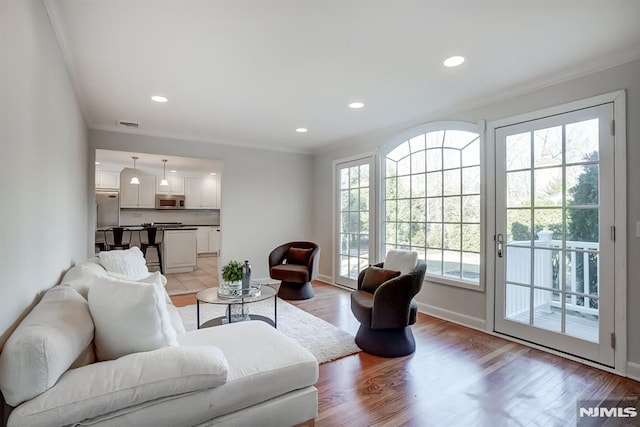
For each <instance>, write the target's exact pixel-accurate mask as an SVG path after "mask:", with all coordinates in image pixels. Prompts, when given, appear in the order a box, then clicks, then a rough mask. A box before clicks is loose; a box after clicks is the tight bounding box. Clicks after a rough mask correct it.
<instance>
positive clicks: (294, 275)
mask: <svg viewBox="0 0 640 427" xmlns="http://www.w3.org/2000/svg"><path fill="white" fill-rule="evenodd" d="M270 273H271V278H273V279H276V280H283V281H285V282H297V283H305V282H308V281H309V280H310V279H311V278H310V277H309V268H307V266H306V265H297V264H278V265H274V266H273V267H271V270H270Z"/></svg>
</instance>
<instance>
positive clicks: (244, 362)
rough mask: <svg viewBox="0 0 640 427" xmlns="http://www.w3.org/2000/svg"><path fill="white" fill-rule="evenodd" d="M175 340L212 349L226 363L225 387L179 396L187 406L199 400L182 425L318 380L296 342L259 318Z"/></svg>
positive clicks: (306, 354)
mask: <svg viewBox="0 0 640 427" xmlns="http://www.w3.org/2000/svg"><path fill="white" fill-rule="evenodd" d="M178 342H179V343H180V345H181V346H182V347H186V346H192V345H204V344H213V345H216V346H217V347H219V348H220V350H222V352H223V353H224V355H225V357H226V358H227V361H228V362H229V375H228V376H227V382H226V383H225V384H224V385H222V386H220V387H217V388H215V389H212V390H207V391H205V392H203V394H200V393H198V394H194V395H192V396H184V397H182V396H180V397H178V398H179V399H180V400H181V401H183V402H184V404H185V405H189V404H188V402H194V401H198V402H199V404H198V405H195V404H192V405H189V406H191V407H194V408H198V409H199V413H194V414H191V417H190V418H185V419H184V421H183V423H184V424H185V425H195V424H198V423H200V422H203V421H204V420H208V419H211V418H214V417H217V416H221V415H224V414H229V413H231V412H234V411H238V410H241V409H244V408H248V407H250V406H252V405H255V404H258V403H260V402H265V401H267V400H269V399H273V398H274V397H277V396H281V395H283V394H286V393H289V392H291V391H293V390H299V389H303V388H305V387H308V386H312V385H314V384H315V383H316V381H317V380H318V361H317V359H316V358H315V357H314V356H313V355H312V354H311V353H309V351H308V350H307V349H305V348H304V347H302V346H301V345H300V344H298V343H297V342H295V341H294V340H292V339H291V338H289V337H287V336H286V335H284V334H283V333H281V332H280V331H278V330H277V329H275V328H273V327H272V326H269V325H268V324H266V323H265V322H262V321H259V320H253V321H247V322H238V323H231V324H227V325H223V326H216V327H213V328H203V329H197V330H195V331H189V332H187V333H184V334H182V335H179V336H178ZM205 403H206V404H205ZM196 416H197V418H196Z"/></svg>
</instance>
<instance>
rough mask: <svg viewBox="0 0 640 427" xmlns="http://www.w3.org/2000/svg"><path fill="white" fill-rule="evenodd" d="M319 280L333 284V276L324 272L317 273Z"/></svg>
mask: <svg viewBox="0 0 640 427" xmlns="http://www.w3.org/2000/svg"><path fill="white" fill-rule="evenodd" d="M316 280H318V281H320V282H324V283H328V284H330V285H333V278H332V277H331V276H325V275H324V274H318V277H317V279H316Z"/></svg>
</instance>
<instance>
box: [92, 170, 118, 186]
mask: <svg viewBox="0 0 640 427" xmlns="http://www.w3.org/2000/svg"><path fill="white" fill-rule="evenodd" d="M96 188H104V189H110V190H114V189H118V188H120V172H111V171H96Z"/></svg>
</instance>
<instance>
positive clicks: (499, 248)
mask: <svg viewBox="0 0 640 427" xmlns="http://www.w3.org/2000/svg"><path fill="white" fill-rule="evenodd" d="M503 247H504V238H503V236H502V234H498V235H497V236H496V251H497V252H498V258H502V256H503V253H502V251H503Z"/></svg>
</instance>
